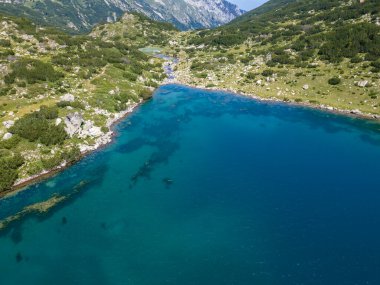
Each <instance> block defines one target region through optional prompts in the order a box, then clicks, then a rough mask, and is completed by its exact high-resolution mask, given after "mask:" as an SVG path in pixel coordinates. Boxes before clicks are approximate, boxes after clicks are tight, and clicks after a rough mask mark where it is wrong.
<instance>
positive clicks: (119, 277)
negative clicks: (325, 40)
mask: <svg viewBox="0 0 380 285" xmlns="http://www.w3.org/2000/svg"><path fill="white" fill-rule="evenodd" d="M117 131H118V136H117V137H116V138H115V142H114V143H113V144H111V145H109V146H107V147H106V148H104V149H102V150H100V151H98V152H95V153H93V154H91V155H90V156H88V157H86V158H85V159H83V160H82V161H81V162H80V163H78V164H77V165H75V166H73V167H71V168H69V169H67V170H65V171H64V172H62V173H61V174H59V175H57V176H56V177H53V178H50V179H48V180H46V181H44V182H41V183H39V184H36V185H33V186H30V187H29V188H28V189H27V190H25V191H22V192H20V193H18V194H17V195H14V196H12V197H9V198H6V199H3V200H0V220H1V219H5V218H7V217H10V216H14V215H15V214H17V213H18V212H20V211H22V210H23V209H25V208H27V207H29V208H27V209H28V210H32V209H33V207H35V206H32V207H31V206H30V205H35V204H36V203H40V202H44V201H47V200H49V199H51V198H52V197H56V199H55V200H53V201H52V204H54V203H53V202H57V201H59V200H60V198H61V197H65V200H63V201H62V202H61V203H58V204H57V205H56V206H55V207H52V208H51V209H50V210H49V211H46V212H44V213H39V214H35V213H34V212H33V211H31V212H30V211H24V215H23V216H22V217H19V219H18V220H17V221H15V222H13V223H11V224H9V226H8V227H7V228H6V229H5V230H3V231H1V232H0V252H1V254H0V268H1V274H0V284H6V285H19V284H54V285H67V284H81V285H86V284H91V285H94V284H119V285H125V284H133V285H162V284H173V285H179V284H181V285H190V284H192V285H194V284H196V285H201V284H204V285H222V284H226V285H231V284H238V285H247V284H255V285H264V284H265V285H273V284H276V285H295V284H308V285H317V284H318V285H321V284H323V285H330V284H334V285H335V284H336V285H354V284H359V285H361V284H363V285H364V284H373V285H378V284H380V270H379V268H380V247H379V240H380V207H379V205H380V179H379V173H380V163H379V162H380V132H379V125H378V124H376V123H374V122H370V121H365V120H360V119H354V118H348V117H343V116H339V115H334V114H329V113H325V112H321V111H318V110H311V109H307V108H302V107H294V106H290V105H286V104H282V103H264V102H258V101H256V100H251V99H248V98H245V97H241V96H236V95H232V94H228V93H223V92H209V91H204V90H198V89H192V88H187V87H183V86H179V85H166V86H163V87H161V88H159V89H158V91H157V92H156V94H155V96H154V98H153V99H152V100H151V101H149V102H148V103H146V104H144V105H143V106H141V107H140V108H139V109H138V110H137V111H136V112H134V113H133V114H132V115H131V116H129V117H128V118H126V119H125V120H124V121H123V122H121V123H120V124H119V125H118V127H117ZM37 205H39V206H40V209H41V207H42V208H43V207H48V205H46V203H45V204H37ZM35 208H36V207H35ZM29 212H30V213H29Z"/></svg>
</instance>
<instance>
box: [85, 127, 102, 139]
mask: <svg viewBox="0 0 380 285" xmlns="http://www.w3.org/2000/svg"><path fill="white" fill-rule="evenodd" d="M88 133H89V135H90V136H91V137H99V136H101V135H102V134H103V133H102V131H101V129H100V127H92V128H91V129H89V131H88Z"/></svg>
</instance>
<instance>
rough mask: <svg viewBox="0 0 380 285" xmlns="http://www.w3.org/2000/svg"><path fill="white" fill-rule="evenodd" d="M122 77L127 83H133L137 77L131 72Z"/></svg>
mask: <svg viewBox="0 0 380 285" xmlns="http://www.w3.org/2000/svg"><path fill="white" fill-rule="evenodd" d="M123 77H124V78H126V79H128V80H129V81H132V82H135V81H136V80H137V77H138V76H137V75H136V74H134V73H132V72H124V73H123Z"/></svg>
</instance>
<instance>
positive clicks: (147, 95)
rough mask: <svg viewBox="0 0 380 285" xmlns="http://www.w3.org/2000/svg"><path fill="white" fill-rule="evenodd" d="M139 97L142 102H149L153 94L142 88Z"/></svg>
mask: <svg viewBox="0 0 380 285" xmlns="http://www.w3.org/2000/svg"><path fill="white" fill-rule="evenodd" d="M139 96H140V97H141V98H143V100H149V99H151V98H152V96H153V92H152V91H151V90H149V89H147V88H144V89H141V90H140V92H139Z"/></svg>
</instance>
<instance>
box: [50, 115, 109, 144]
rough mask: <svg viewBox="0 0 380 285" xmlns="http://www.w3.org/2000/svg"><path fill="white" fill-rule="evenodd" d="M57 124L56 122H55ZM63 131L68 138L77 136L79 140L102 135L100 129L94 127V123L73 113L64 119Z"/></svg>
mask: <svg viewBox="0 0 380 285" xmlns="http://www.w3.org/2000/svg"><path fill="white" fill-rule="evenodd" d="M57 123H58V121H57ZM64 123H65V130H66V132H67V134H68V135H69V136H70V137H73V136H74V135H78V137H80V138H86V137H99V136H101V135H102V134H103V132H102V131H101V128H100V127H97V126H95V125H94V122H92V121H90V120H88V121H85V120H84V119H83V116H82V114H80V113H78V112H75V113H72V114H68V115H67V116H66V117H65V118H64Z"/></svg>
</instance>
